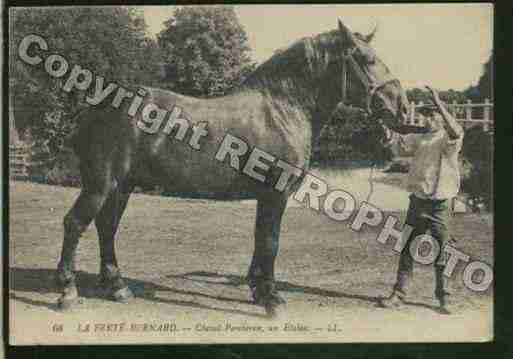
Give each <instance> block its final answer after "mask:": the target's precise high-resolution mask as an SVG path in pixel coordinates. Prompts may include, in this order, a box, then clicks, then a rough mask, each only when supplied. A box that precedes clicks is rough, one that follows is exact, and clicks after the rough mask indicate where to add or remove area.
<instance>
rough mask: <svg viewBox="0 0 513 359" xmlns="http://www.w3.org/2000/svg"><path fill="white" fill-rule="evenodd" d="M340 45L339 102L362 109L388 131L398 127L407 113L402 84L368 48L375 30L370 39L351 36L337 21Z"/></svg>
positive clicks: (366, 36)
mask: <svg viewBox="0 0 513 359" xmlns="http://www.w3.org/2000/svg"><path fill="white" fill-rule="evenodd" d="M338 27H339V28H338V32H339V35H340V37H341V40H342V41H341V43H342V57H341V59H342V60H341V62H342V79H341V82H342V100H341V102H343V103H345V104H348V105H352V106H356V107H359V108H361V109H363V110H364V111H365V112H366V113H367V114H368V115H370V118H371V119H372V120H374V121H376V122H379V121H381V122H382V123H383V124H385V125H386V126H387V127H389V128H392V129H394V128H396V127H398V126H400V125H401V124H402V123H403V122H404V120H405V118H406V116H407V112H408V100H407V98H406V94H405V93H404V90H403V88H402V87H401V83H400V82H399V80H397V79H396V78H395V77H394V76H393V75H392V73H391V72H390V70H389V69H388V67H387V66H386V65H385V64H384V63H383V62H382V61H381V60H380V59H379V58H378V56H377V55H376V53H375V51H374V49H373V48H372V47H371V42H372V39H373V37H374V35H375V33H376V28H374V30H373V31H372V32H371V33H370V34H369V35H362V34H359V33H352V32H351V31H350V30H349V29H348V28H347V27H346V26H345V25H344V24H343V23H342V21H340V20H339V21H338Z"/></svg>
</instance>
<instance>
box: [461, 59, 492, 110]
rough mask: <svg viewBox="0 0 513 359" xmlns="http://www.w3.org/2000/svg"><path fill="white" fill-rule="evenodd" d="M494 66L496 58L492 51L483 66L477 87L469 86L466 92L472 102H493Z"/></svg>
mask: <svg viewBox="0 0 513 359" xmlns="http://www.w3.org/2000/svg"><path fill="white" fill-rule="evenodd" d="M493 66H494V56H493V51H492V53H491V54H490V57H489V58H488V61H486V63H485V64H484V65H483V73H482V74H481V76H480V77H479V81H478V82H477V85H475V86H469V87H468V88H467V89H466V90H465V94H466V95H467V97H468V98H470V99H471V100H472V101H475V102H481V101H483V100H484V99H490V100H491V101H492V102H493V97H494V96H493V80H494V78H493V76H494V75H493Z"/></svg>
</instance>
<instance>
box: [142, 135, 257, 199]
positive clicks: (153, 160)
mask: <svg viewBox="0 0 513 359" xmlns="http://www.w3.org/2000/svg"><path fill="white" fill-rule="evenodd" d="M167 141H168V143H167V144H166V145H165V146H161V148H159V149H158V150H155V149H154V150H153V151H151V152H150V153H151V156H150V159H149V163H148V164H147V165H148V166H147V167H148V168H150V170H151V171H152V174H151V175H152V176H153V177H155V178H156V179H157V181H156V182H157V183H158V184H160V185H162V186H163V187H164V188H165V190H166V191H167V192H171V193H176V194H177V195H182V196H188V197H189V196H190V197H213V198H219V199H222V198H224V197H226V199H229V198H231V197H234V198H238V197H241V198H243V197H254V196H255V195H256V193H258V192H260V191H263V190H265V189H266V187H267V186H266V185H265V184H262V183H260V182H259V181H257V180H255V179H253V178H251V177H250V176H248V175H245V174H244V173H242V171H240V169H241V168H239V170H237V169H234V168H233V167H231V166H230V157H229V155H228V156H227V158H225V160H224V161H222V162H221V161H219V160H218V159H216V153H217V151H218V146H213V145H212V144H209V143H206V144H204V146H202V147H201V148H200V150H196V149H193V148H191V147H190V146H189V145H188V144H187V143H186V144H184V143H177V142H176V141H174V140H172V139H171V140H170V139H167ZM246 158H247V156H246ZM246 158H244V156H242V157H241V158H240V160H239V165H240V167H243V165H244V163H245V159H246Z"/></svg>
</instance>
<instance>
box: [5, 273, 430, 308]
mask: <svg viewBox="0 0 513 359" xmlns="http://www.w3.org/2000/svg"><path fill="white" fill-rule="evenodd" d="M166 277H167V278H175V279H183V280H190V281H193V282H197V283H206V284H212V285H227V286H232V287H239V286H242V285H246V279H245V278H244V277H242V276H239V275H234V274H222V273H215V272H205V271H195V272H188V273H184V274H179V275H168V276H166ZM54 279H55V270H51V269H41V268H17V267H14V268H11V269H10V281H9V283H10V289H11V290H12V291H15V292H16V293H12V292H11V293H10V298H11V299H14V300H18V301H20V302H23V303H25V304H29V305H33V306H38V307H44V308H47V309H50V310H54V311H58V308H57V305H56V304H55V303H52V302H45V301H41V300H35V299H31V298H26V297H22V296H21V295H20V293H23V292H34V293H40V294H56V295H57V294H59V293H60V292H59V289H58V288H57V286H56V284H55V280H54ZM124 279H125V281H126V283H127V284H128V286H129V287H130V288H131V289H132V291H133V292H134V294H135V296H136V297H137V298H142V299H144V300H147V301H151V302H158V303H168V304H172V305H179V306H185V307H189V308H198V309H206V310H214V311H220V312H225V313H232V314H240V315H245V316H252V317H259V318H265V317H266V316H265V315H264V314H260V313H254V312H249V311H243V310H238V309H227V308H219V307H215V306H210V305H206V304H202V303H197V302H194V301H185V300H176V299H168V298H162V297H158V296H157V295H156V294H157V292H170V293H175V294H180V295H190V296H196V297H202V298H208V299H213V300H219V301H222V302H229V303H237V304H246V305H252V304H253V303H252V302H250V301H248V300H241V299H237V298H230V297H224V296H219V295H211V294H206V293H201V292H198V291H190V290H181V289H175V288H172V287H168V286H163V285H158V284H154V283H151V282H147V281H142V280H137V279H132V278H126V277H124ZM97 281H98V276H97V275H96V274H92V273H87V272H83V271H78V272H77V286H78V289H79V293H80V296H81V297H83V298H101V296H100V295H99V294H98V293H99V290H98V287H97ZM276 285H277V289H278V290H279V291H282V292H291V293H305V294H313V295H318V296H321V297H331V298H347V299H357V300H361V301H365V302H368V303H372V304H375V306H376V307H378V308H379V307H381V304H380V303H381V301H382V300H383V297H373V296H367V295H361V294H349V293H343V292H340V291H334V290H327V289H322V288H317V287H311V286H304V285H298V284H293V283H290V282H287V281H277V282H276ZM408 304H409V305H412V306H417V307H422V308H428V309H431V310H435V311H437V310H438V308H437V307H435V306H430V305H428V304H424V303H408Z"/></svg>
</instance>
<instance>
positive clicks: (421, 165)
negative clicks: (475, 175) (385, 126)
mask: <svg viewBox="0 0 513 359" xmlns="http://www.w3.org/2000/svg"><path fill="white" fill-rule="evenodd" d="M460 133H461V135H460V137H458V138H456V139H453V140H451V139H450V138H449V135H448V134H447V132H446V131H445V130H443V129H442V130H439V131H437V132H431V133H424V134H417V133H415V134H413V133H412V134H407V135H400V134H398V133H394V134H393V136H392V139H391V146H392V151H393V152H394V154H395V155H413V159H412V161H411V165H410V171H409V173H408V178H407V188H408V191H410V192H412V193H413V194H414V195H415V196H417V197H419V198H423V199H436V200H440V199H448V198H453V197H455V196H456V195H457V194H458V191H459V189H460V171H459V166H458V153H459V152H460V150H461V146H462V142H463V131H461V132H460Z"/></svg>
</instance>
